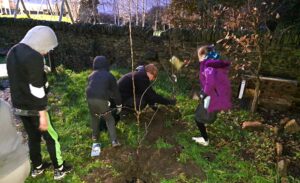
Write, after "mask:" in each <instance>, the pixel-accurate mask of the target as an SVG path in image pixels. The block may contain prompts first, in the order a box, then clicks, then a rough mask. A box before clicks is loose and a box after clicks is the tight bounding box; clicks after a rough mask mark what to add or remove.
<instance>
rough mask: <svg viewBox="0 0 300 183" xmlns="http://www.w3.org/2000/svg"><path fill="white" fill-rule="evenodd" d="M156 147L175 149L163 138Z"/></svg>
mask: <svg viewBox="0 0 300 183" xmlns="http://www.w3.org/2000/svg"><path fill="white" fill-rule="evenodd" d="M155 146H156V148H157V149H168V148H171V147H173V145H172V144H169V143H167V142H165V140H164V139H162V138H159V139H158V140H157V141H156V144H155Z"/></svg>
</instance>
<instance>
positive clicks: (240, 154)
mask: <svg viewBox="0 0 300 183" xmlns="http://www.w3.org/2000/svg"><path fill="white" fill-rule="evenodd" d="M58 70H59V74H58V75H57V76H50V77H49V80H50V83H51V84H52V90H51V94H50V97H49V101H50V104H51V111H52V114H53V115H52V116H53V121H54V126H55V128H56V129H57V131H58V134H59V136H60V142H61V147H62V153H63V156H64V158H65V159H66V160H67V161H68V162H70V163H71V164H73V165H74V171H73V172H72V173H70V174H69V175H68V176H67V177H66V178H65V179H64V182H72V183H74V182H75V183H76V182H126V181H128V180H129V181H131V179H130V177H129V178H128V176H130V175H132V177H137V176H138V177H140V178H141V180H145V181H147V182H163V183H177V182H191V183H192V182H193V183H194V182H207V183H209V182H210V183H215V182H224V183H225V182H249V183H250V182H262V183H263V182H266V183H267V182H269V183H273V182H278V181H279V178H278V176H277V173H276V168H275V163H274V159H273V156H274V154H273V153H274V152H273V151H274V150H273V140H272V139H271V137H272V133H271V132H270V133H265V132H264V133H263V132H249V131H243V130H241V128H240V123H241V122H242V121H244V120H251V119H252V117H251V116H250V115H249V113H248V112H247V111H241V110H238V109H234V110H232V111H231V112H227V113H221V114H220V115H219V116H218V120H217V121H216V122H215V123H214V124H213V125H210V126H209V127H208V133H209V136H210V139H211V141H210V145H209V146H207V147H203V146H200V145H198V144H196V143H194V142H193V141H192V140H191V137H192V136H195V135H198V130H197V129H196V125H195V124H194V121H193V112H194V109H195V107H196V105H197V101H193V100H191V99H189V98H188V97H187V94H186V90H187V89H189V85H188V82H186V80H185V79H184V78H179V81H178V85H179V86H177V87H176V88H177V95H176V98H177V101H178V103H177V104H176V107H169V108H167V107H163V106H161V107H159V110H158V112H157V115H156V116H155V117H154V121H153V122H152V123H150V124H149V123H148V122H149V121H151V116H153V114H155V112H154V111H153V110H150V109H146V111H145V112H143V113H142V118H141V123H142V124H144V122H145V124H149V128H148V130H149V131H148V133H147V135H146V136H145V140H144V141H142V146H141V147H139V148H137V144H138V139H140V138H138V137H143V135H144V134H145V133H146V130H145V127H144V125H140V126H139V127H138V125H137V124H136V120H135V117H134V116H131V117H128V118H122V119H121V121H120V122H119V123H118V126H117V134H118V137H119V140H120V142H121V143H122V144H123V145H122V146H121V147H120V148H118V149H114V148H112V147H111V145H110V141H109V136H108V134H107V133H102V134H101V137H100V141H101V144H102V152H101V155H100V157H98V158H91V157H90V151H91V144H92V141H91V138H90V137H91V129H90V128H89V121H90V117H89V114H88V108H87V103H86V100H85V87H86V84H87V83H86V80H87V76H88V75H89V73H90V71H85V72H81V73H74V72H71V71H69V70H64V69H63V68H59V69H58ZM112 72H113V74H114V75H115V76H116V77H117V78H119V77H120V76H121V75H122V74H124V73H125V71H124V70H113V71H112ZM167 78H168V77H167V76H166V74H165V73H161V74H160V76H159V79H158V81H157V83H156V84H155V88H156V90H157V91H159V92H160V93H161V94H163V95H166V96H170V95H171V91H172V85H171V83H170V82H169V81H168V79H167ZM147 121H148V122H147ZM137 149H138V151H137ZM45 152H46V149H45V145H43V153H44V154H43V155H44V156H45V159H46V160H48V161H49V156H48V154H47V153H45ZM135 153H137V154H138V156H135ZM136 157H138V158H136ZM133 162H134V163H133ZM172 167H175V168H176V169H175V168H172ZM172 171H173V174H172ZM174 172H175V173H174ZM289 179H290V181H299V180H298V179H295V178H293V177H289ZM125 180H126V181H125ZM26 182H41V183H44V182H54V180H53V171H47V172H46V173H45V175H44V176H41V177H38V178H36V179H32V178H28V179H27V181H26Z"/></svg>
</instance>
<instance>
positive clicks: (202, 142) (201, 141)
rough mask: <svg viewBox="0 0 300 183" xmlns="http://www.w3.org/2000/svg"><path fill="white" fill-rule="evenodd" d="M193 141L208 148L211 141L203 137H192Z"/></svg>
mask: <svg viewBox="0 0 300 183" xmlns="http://www.w3.org/2000/svg"><path fill="white" fill-rule="evenodd" d="M192 139H193V140H194V141H195V142H197V143H198V144H200V145H203V146H208V144H209V140H207V141H206V140H205V139H204V138H203V137H192Z"/></svg>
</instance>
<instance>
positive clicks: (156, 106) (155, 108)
mask: <svg viewBox="0 0 300 183" xmlns="http://www.w3.org/2000/svg"><path fill="white" fill-rule="evenodd" d="M149 106H150V107H151V109H152V110H153V111H156V110H157V109H158V105H157V104H156V103H155V104H153V105H149Z"/></svg>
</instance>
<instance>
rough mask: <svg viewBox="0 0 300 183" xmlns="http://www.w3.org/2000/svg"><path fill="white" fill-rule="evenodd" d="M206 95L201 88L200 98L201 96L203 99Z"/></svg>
mask: <svg viewBox="0 0 300 183" xmlns="http://www.w3.org/2000/svg"><path fill="white" fill-rule="evenodd" d="M206 97H207V95H206V93H205V92H204V91H203V90H201V91H200V98H201V99H202V100H204V99H205V98H206Z"/></svg>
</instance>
